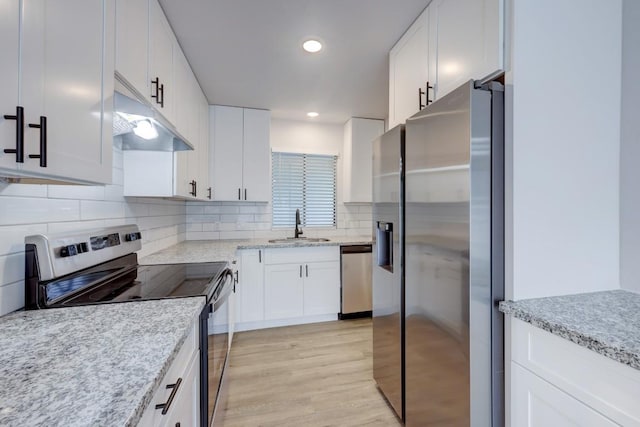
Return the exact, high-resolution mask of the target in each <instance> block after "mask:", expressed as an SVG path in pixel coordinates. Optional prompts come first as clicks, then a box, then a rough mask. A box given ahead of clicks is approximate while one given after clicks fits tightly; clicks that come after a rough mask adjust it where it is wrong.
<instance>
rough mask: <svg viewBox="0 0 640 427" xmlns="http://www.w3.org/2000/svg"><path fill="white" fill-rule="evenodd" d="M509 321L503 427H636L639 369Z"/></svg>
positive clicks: (638, 421)
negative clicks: (506, 413)
mask: <svg viewBox="0 0 640 427" xmlns="http://www.w3.org/2000/svg"><path fill="white" fill-rule="evenodd" d="M509 322H510V327H511V334H510V335H511V363H510V365H509V366H510V367H511V373H510V384H511V393H510V399H511V403H510V408H511V410H510V411H509V412H510V417H511V419H510V420H507V425H511V426H514V427H521V426H526V427H537V426H541V427H543V426H544V427H546V426H554V427H556V426H558V427H563V426H615V425H623V426H638V425H640V405H638V396H640V371H639V370H637V369H634V368H631V367H629V366H626V365H623V364H622V363H619V362H616V361H615V360H612V359H609V358H608V357H605V356H603V355H601V354H598V353H596V352H595V351H592V350H589V349H587V348H585V347H582V346H580V345H578V344H574V343H573V342H570V341H568V340H565V339H563V338H561V337H559V336H557V335H554V334H551V333H549V332H547V331H544V330H542V329H540V328H537V327H535V326H533V325H531V324H529V323H526V322H523V321H521V320H518V319H509Z"/></svg>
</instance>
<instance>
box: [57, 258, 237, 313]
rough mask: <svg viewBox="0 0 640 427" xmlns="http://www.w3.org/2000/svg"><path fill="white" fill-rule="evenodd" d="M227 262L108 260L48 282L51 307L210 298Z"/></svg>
mask: <svg viewBox="0 0 640 427" xmlns="http://www.w3.org/2000/svg"><path fill="white" fill-rule="evenodd" d="M226 268H227V263H226V262H213V263H193V264H162V265H135V264H134V265H127V264H126V263H123V265H117V264H116V265H113V263H106V264H104V265H101V266H96V267H93V268H91V269H89V270H86V271H83V272H79V273H76V274H73V275H70V276H67V277H63V278H61V279H58V280H55V281H52V282H49V283H47V284H46V285H45V293H46V301H47V305H48V306H69V305H87V304H96V303H105V302H124V301H130V300H144V299H159V298H172V297H186V296H197V295H203V296H206V297H207V299H211V296H212V295H213V293H214V291H215V287H216V284H217V282H218V278H219V277H220V276H221V275H222V274H223V273H224V271H225V270H226Z"/></svg>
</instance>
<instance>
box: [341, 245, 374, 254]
mask: <svg viewBox="0 0 640 427" xmlns="http://www.w3.org/2000/svg"><path fill="white" fill-rule="evenodd" d="M340 253H341V254H366V253H371V245H349V246H341V247H340Z"/></svg>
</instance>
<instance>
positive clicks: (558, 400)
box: [511, 362, 618, 427]
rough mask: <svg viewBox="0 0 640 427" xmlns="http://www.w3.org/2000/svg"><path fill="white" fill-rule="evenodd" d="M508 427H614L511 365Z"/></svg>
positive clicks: (571, 399)
mask: <svg viewBox="0 0 640 427" xmlns="http://www.w3.org/2000/svg"><path fill="white" fill-rule="evenodd" d="M511 376H512V379H511V381H512V393H511V418H512V419H511V425H513V426H522V427H546V426H554V427H565V426H566V427H574V426H592V427H596V426H603V427H604V426H612V427H613V426H617V425H618V424H616V423H614V422H613V421H611V420H610V419H608V418H606V417H604V416H603V415H601V414H600V413H599V412H596V411H595V410H593V409H592V408H590V407H589V406H587V405H585V404H583V403H582V402H580V401H579V400H577V399H575V398H573V397H572V396H570V395H568V394H566V393H564V392H563V391H561V390H560V389H558V388H556V387H555V386H553V385H552V384H550V383H548V382H547V381H545V380H543V379H542V378H540V377H538V376H537V375H535V374H533V373H532V372H530V371H529V370H527V369H525V368H523V367H521V366H520V365H518V364H517V363H513V362H512V363H511Z"/></svg>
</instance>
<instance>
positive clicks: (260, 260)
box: [258, 249, 262, 263]
mask: <svg viewBox="0 0 640 427" xmlns="http://www.w3.org/2000/svg"><path fill="white" fill-rule="evenodd" d="M258 263H262V249H258Z"/></svg>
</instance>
